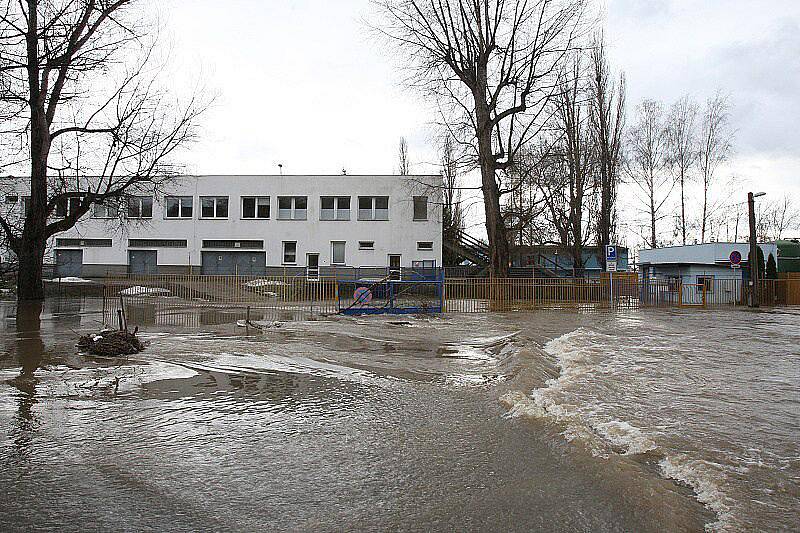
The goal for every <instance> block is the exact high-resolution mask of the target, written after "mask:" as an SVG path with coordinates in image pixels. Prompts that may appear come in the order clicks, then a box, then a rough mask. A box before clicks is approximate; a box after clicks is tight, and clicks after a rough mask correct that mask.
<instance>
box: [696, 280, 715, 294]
mask: <svg viewBox="0 0 800 533" xmlns="http://www.w3.org/2000/svg"><path fill="white" fill-rule="evenodd" d="M703 288H705V290H706V292H714V276H697V292H701V291H702V290H703Z"/></svg>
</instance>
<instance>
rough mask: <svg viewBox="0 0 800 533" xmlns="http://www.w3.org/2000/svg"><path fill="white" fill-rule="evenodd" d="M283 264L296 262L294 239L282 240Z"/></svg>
mask: <svg viewBox="0 0 800 533" xmlns="http://www.w3.org/2000/svg"><path fill="white" fill-rule="evenodd" d="M283 264H284V265H296V264H297V243H296V242H294V241H283Z"/></svg>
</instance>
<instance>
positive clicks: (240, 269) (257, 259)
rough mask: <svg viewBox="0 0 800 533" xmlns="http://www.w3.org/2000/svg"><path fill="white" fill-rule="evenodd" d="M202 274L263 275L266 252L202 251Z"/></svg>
mask: <svg viewBox="0 0 800 533" xmlns="http://www.w3.org/2000/svg"><path fill="white" fill-rule="evenodd" d="M202 259H203V268H202V272H203V274H213V275H218V276H219V275H223V276H229V275H232V274H239V275H240V276H263V275H264V273H265V272H266V271H267V253H266V252H223V251H219V252H203V253H202Z"/></svg>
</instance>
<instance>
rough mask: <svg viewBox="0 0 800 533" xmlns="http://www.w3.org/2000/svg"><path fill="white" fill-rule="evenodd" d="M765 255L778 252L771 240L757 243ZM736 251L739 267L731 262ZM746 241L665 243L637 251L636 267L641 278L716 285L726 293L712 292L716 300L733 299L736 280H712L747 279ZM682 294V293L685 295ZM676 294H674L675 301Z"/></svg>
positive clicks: (710, 287)
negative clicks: (677, 244) (669, 244)
mask: <svg viewBox="0 0 800 533" xmlns="http://www.w3.org/2000/svg"><path fill="white" fill-rule="evenodd" d="M758 246H759V247H760V248H761V251H762V252H763V254H764V258H765V260H766V258H768V257H769V255H770V254H772V255H773V257H776V258H777V256H778V249H777V246H776V245H775V244H774V243H764V244H759V245H758ZM734 252H737V253H738V254H739V257H741V262H740V263H739V267H734V266H733V264H732V263H731V254H734ZM749 253H750V244H749V243H734V242H710V243H705V244H692V245H687V246H667V247H665V248H652V249H645V250H640V251H639V262H638V264H639V269H640V272H641V276H642V277H643V278H649V279H661V280H667V281H670V282H672V283H671V284H670V286H672V287H675V288H677V287H679V286H680V285H679V283H680V284H682V285H684V286H694V287H700V286H704V287H705V289H706V290H707V291H711V290H714V287H715V286H719V287H720V290H723V291H726V292H727V294H725V295H715V300H716V301H717V302H718V303H733V302H735V301H737V298H739V294H738V292H737V290H738V287H740V285H738V284H736V283H728V284H715V283H714V281H715V280H734V281H736V280H738V281H741V280H746V279H749V263H748V255H749ZM684 297H685V295H684ZM677 298H678V296H677V295H676V301H677Z"/></svg>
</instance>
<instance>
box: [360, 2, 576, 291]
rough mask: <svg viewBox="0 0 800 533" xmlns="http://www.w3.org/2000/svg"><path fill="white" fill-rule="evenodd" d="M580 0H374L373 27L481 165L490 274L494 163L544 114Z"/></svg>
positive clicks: (530, 133) (498, 241)
mask: <svg viewBox="0 0 800 533" xmlns="http://www.w3.org/2000/svg"><path fill="white" fill-rule="evenodd" d="M585 1H586V0H530V1H523V2H516V1H510V0H376V2H375V3H376V4H377V5H378V6H379V7H380V8H381V11H382V13H383V15H384V17H385V20H384V23H383V24H382V29H381V31H382V32H383V33H384V34H385V35H386V36H388V37H389V38H390V39H392V40H394V42H396V43H398V44H399V45H400V46H401V48H402V49H404V50H405V52H406V53H407V54H408V57H409V58H410V59H411V60H412V64H413V66H412V68H413V69H414V70H413V76H412V77H413V81H414V82H415V83H416V85H417V87H419V88H421V89H423V90H425V91H427V92H428V93H429V94H431V95H433V96H434V97H435V98H436V99H437V102H438V103H439V105H440V109H441V110H442V116H443V121H444V123H445V125H446V127H447V128H448V130H449V131H450V132H451V133H452V134H453V136H454V138H455V139H457V141H458V142H459V143H461V144H463V145H464V147H465V149H467V150H468V151H469V153H470V154H471V165H472V166H473V167H474V168H478V169H479V170H480V173H481V184H482V187H481V190H482V194H483V202H484V213H485V219H486V222H485V223H486V233H487V235H488V238H489V245H490V248H491V253H492V264H491V269H492V273H493V274H494V275H497V276H505V275H507V273H508V266H509V259H510V253H509V245H508V235H507V232H506V227H505V224H504V220H503V213H502V211H501V197H502V196H503V194H505V193H507V192H509V191H508V189H507V187H506V186H505V184H504V183H502V178H503V176H504V174H503V171H505V170H507V169H508V168H509V167H511V166H512V165H513V163H514V159H515V157H516V156H517V154H518V153H519V150H520V148H521V147H522V146H524V145H525V144H526V143H527V142H529V141H530V140H531V139H532V138H533V137H535V135H536V134H537V133H538V132H539V130H540V129H541V127H542V125H543V124H544V123H545V119H546V116H545V115H546V111H547V103H548V102H549V101H550V99H551V97H552V96H553V93H554V92H555V86H556V82H555V77H556V74H557V72H558V68H559V66H560V65H561V63H562V61H563V58H564V55H565V54H566V52H567V51H568V50H570V49H571V48H572V47H573V46H574V42H575V39H576V37H577V36H578V34H579V32H580V31H581V30H582V24H581V23H582V18H583V11H584V7H585Z"/></svg>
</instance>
